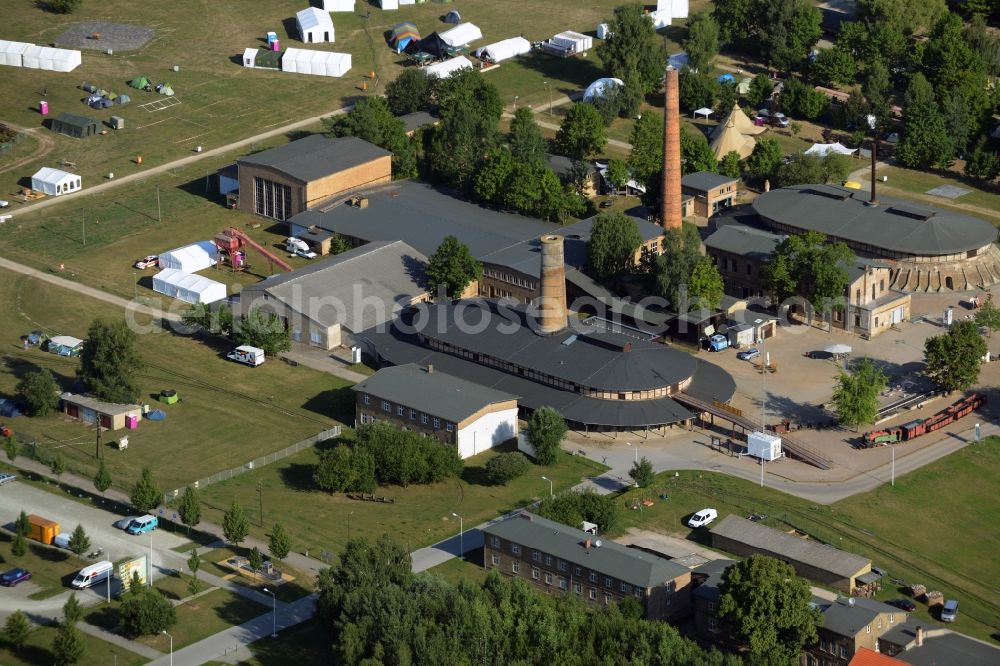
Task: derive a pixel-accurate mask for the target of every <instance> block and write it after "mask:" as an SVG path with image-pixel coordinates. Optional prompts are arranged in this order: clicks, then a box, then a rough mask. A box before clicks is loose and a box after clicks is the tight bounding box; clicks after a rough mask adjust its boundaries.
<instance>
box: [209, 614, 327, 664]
mask: <svg viewBox="0 0 1000 666" xmlns="http://www.w3.org/2000/svg"><path fill="white" fill-rule="evenodd" d="M250 647H251V649H252V650H253V653H254V656H253V658H251V659H248V660H246V661H241V662H239V666H285V665H286V664H302V665H303V666H304V665H305V664H326V663H330V661H331V658H330V657H329V656H328V655H330V639H329V638H328V637H327V634H326V631H324V629H323V627H322V626H321V625H320V623H319V620H316V619H313V620H309V621H307V622H303V623H301V624H297V625H295V626H294V627H291V628H289V629H286V630H285V631H282V632H281V633H280V634H278V637H277V638H271V637H267V638H262V639H260V640H259V641H257V642H256V643H253V644H251V646H250ZM222 663H224V662H214V661H213V662H206V666H208V665H211V664H217V665H218V666H221V664H222Z"/></svg>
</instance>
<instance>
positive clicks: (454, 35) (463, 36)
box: [441, 23, 483, 46]
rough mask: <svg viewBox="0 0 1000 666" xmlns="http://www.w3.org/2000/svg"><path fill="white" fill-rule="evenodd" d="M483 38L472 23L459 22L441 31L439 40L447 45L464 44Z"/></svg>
mask: <svg viewBox="0 0 1000 666" xmlns="http://www.w3.org/2000/svg"><path fill="white" fill-rule="evenodd" d="M482 38H483V33H482V32H481V31H480V30H479V28H478V27H476V25H475V24H473V23H459V24H458V25H456V26H455V27H454V28H452V29H451V30H445V31H444V32H442V33H441V41H443V42H444V43H445V44H447V45H448V46H465V45H466V44H471V43H472V42H475V41H477V40H480V39H482Z"/></svg>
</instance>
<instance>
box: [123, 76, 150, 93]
mask: <svg viewBox="0 0 1000 666" xmlns="http://www.w3.org/2000/svg"><path fill="white" fill-rule="evenodd" d="M128 85H129V87H131V88H135V89H136V90H148V89H149V87H150V86H149V79H147V78H146V77H145V76H137V77H135V78H134V79H132V80H131V81H129V82H128Z"/></svg>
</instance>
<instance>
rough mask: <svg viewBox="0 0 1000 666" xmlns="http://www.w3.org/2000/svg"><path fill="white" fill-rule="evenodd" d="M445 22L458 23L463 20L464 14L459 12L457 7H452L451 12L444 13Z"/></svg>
mask: <svg viewBox="0 0 1000 666" xmlns="http://www.w3.org/2000/svg"><path fill="white" fill-rule="evenodd" d="M444 22H445V23H454V24H455V25H458V24H459V23H461V22H462V15H461V14H459V13H458V10H457V9H452V10H451V11H450V12H448V13H447V14H445V15H444Z"/></svg>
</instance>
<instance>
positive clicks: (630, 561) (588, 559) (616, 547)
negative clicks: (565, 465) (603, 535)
mask: <svg viewBox="0 0 1000 666" xmlns="http://www.w3.org/2000/svg"><path fill="white" fill-rule="evenodd" d="M528 518H530V520H529V519H528ZM483 532H484V533H485V534H488V535H496V536H498V537H500V538H501V539H505V540H507V541H511V542H513V543H516V544H520V545H521V546H524V547H526V548H534V549H537V550H540V551H542V552H544V553H546V554H551V555H553V556H555V557H558V558H559V559H562V560H565V561H567V562H569V563H570V564H573V565H577V566H580V567H587V568H588V569H592V570H594V571H599V572H600V573H602V574H604V575H606V576H612V577H613V578H617V579H618V580H620V581H624V582H626V583H629V584H631V585H634V586H636V587H639V588H643V589H646V588H652V587H657V586H659V585H663V584H664V583H666V582H668V581H672V580H674V579H675V578H677V577H678V576H682V575H684V574H686V573H687V572H688V568H687V567H683V566H681V565H679V564H675V563H673V562H671V561H669V560H665V559H663V558H662V557H657V556H655V555H651V554H649V553H644V552H643V551H641V550H637V549H634V548H628V547H626V546H623V545H621V544H620V543H616V542H614V541H610V540H608V539H600V538H598V537H594V536H593V535H591V534H587V533H586V532H584V531H583V530H578V529H574V528H572V527H569V526H568V525H563V524H562V523H557V522H555V521H552V520H546V519H545V518H542V517H540V516H536V515H535V514H532V513H529V512H527V511H522V512H521V513H520V514H518V515H515V516H513V517H511V518H508V519H507V520H504V521H501V522H499V523H493V524H492V525H489V526H487V527H484V528H483ZM588 540H589V541H590V542H591V543H592V544H593V543H594V542H595V541H598V540H600V542H601V546H600V547H599V548H598V547H596V546H594V545H592V546H591V547H590V548H585V547H584V544H585V543H586V542H587V541H588Z"/></svg>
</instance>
